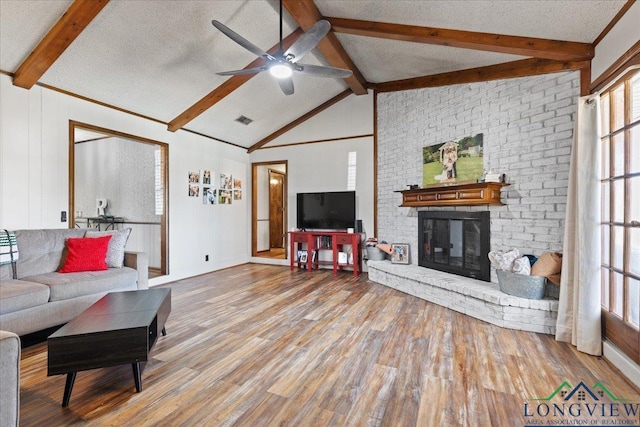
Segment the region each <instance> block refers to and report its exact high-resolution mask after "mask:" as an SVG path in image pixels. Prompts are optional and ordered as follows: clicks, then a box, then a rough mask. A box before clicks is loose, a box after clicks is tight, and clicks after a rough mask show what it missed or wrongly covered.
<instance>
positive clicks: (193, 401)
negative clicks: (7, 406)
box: [21, 264, 640, 427]
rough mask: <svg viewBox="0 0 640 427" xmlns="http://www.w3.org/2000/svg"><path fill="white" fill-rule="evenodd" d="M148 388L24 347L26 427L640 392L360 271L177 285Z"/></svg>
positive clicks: (249, 270) (401, 415) (479, 415)
mask: <svg viewBox="0 0 640 427" xmlns="http://www.w3.org/2000/svg"><path fill="white" fill-rule="evenodd" d="M170 286H171V288H172V296H173V300H172V302H173V309H172V313H171V316H170V317H169V320H168V321H167V324H166V327H167V332H168V335H167V336H165V337H159V339H158V341H157V343H156V345H155V347H154V349H153V351H152V353H151V355H152V359H151V360H150V361H149V362H147V363H146V364H145V366H144V369H143V373H142V381H143V391H142V392H141V393H136V392H135V388H134V383H133V376H132V371H131V366H122V367H115V368H108V369H98V370H93V371H85V372H80V373H78V377H77V379H76V384H75V387H74V390H73V395H72V396H71V403H70V405H69V407H68V408H62V407H61V406H60V402H61V399H62V392H63V389H64V383H65V376H63V375H60V376H53V377H47V352H46V343H42V344H37V345H34V346H31V347H29V348H26V349H24V350H23V356H22V365H21V369H22V372H21V382H22V384H21V425H22V426H41V425H47V426H56V425H95V426H125V425H135V426H160V425H162V426H180V425H185V426H188V425H194V426H195V425H197V426H281V425H282V426H394V427H396V426H444V425H447V426H451V425H461V426H466V425H473V426H491V425H494V426H522V425H524V424H525V421H526V420H525V419H524V415H523V404H524V402H526V401H527V400H528V399H532V398H535V397H541V396H548V395H549V394H550V393H551V392H552V391H553V390H554V389H555V388H556V387H557V386H558V385H560V384H561V383H562V382H563V381H569V383H571V384H577V383H579V382H580V381H584V382H585V384H587V385H588V386H592V385H593V384H595V383H596V382H597V381H601V382H602V383H604V384H605V385H606V386H607V388H608V389H609V390H611V391H613V392H614V393H615V394H616V395H617V396H624V397H626V398H629V399H632V400H633V401H635V402H639V401H640V395H639V394H638V392H637V391H635V390H634V389H633V388H632V387H631V386H630V385H629V384H628V383H626V382H625V381H624V379H623V378H622V377H621V376H619V375H618V374H617V373H616V371H615V370H613V369H612V368H611V367H610V366H609V365H608V364H607V363H606V362H605V361H604V360H601V359H599V358H596V357H590V356H586V355H584V354H582V353H579V352H577V351H575V350H574V348H573V347H572V346H570V345H567V344H563V343H558V342H555V341H554V339H553V337H551V336H547V335H541V334H535V333H529V332H518V331H512V330H508V329H502V328H499V327H496V326H493V325H490V324H487V323H484V322H482V321H479V320H475V319H473V318H470V317H467V316H465V315H462V314H459V313H456V312H453V311H451V310H448V309H446V308H443V307H440V306H438V305H434V304H431V303H428V302H426V301H423V300H420V299H417V298H414V297H411V296H409V295H406V294H403V293H401V292H398V291H396V290H393V289H390V288H386V287H384V286H381V285H378V284H376V283H373V282H370V281H368V280H367V276H366V274H362V275H360V277H359V278H354V277H353V276H352V275H351V274H350V273H339V274H338V275H336V276H334V275H333V274H331V272H330V271H327V272H325V271H319V272H317V271H314V272H313V274H308V273H305V272H303V271H301V270H296V271H294V272H290V271H289V269H288V268H285V267H278V266H268V265H257V264H248V265H243V266H238V267H234V268H230V269H226V270H223V271H219V272H215V273H211V274H207V275H204V276H200V277H196V278H192V279H188V280H183V281H180V282H175V283H172V284H171V285H170Z"/></svg>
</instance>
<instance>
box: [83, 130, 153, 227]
mask: <svg viewBox="0 0 640 427" xmlns="http://www.w3.org/2000/svg"><path fill="white" fill-rule="evenodd" d="M158 147H159V146H157V145H155V146H154V145H152V144H144V143H140V142H137V141H133V140H130V139H125V138H118V137H112V138H105V139H98V140H94V141H87V142H82V143H78V144H75V180H74V183H75V199H74V210H75V211H76V212H77V211H82V212H83V215H80V216H85V217H90V216H95V215H96V214H97V209H96V198H102V199H107V203H108V204H107V208H106V210H105V212H106V213H107V214H108V215H114V216H119V217H123V218H125V219H126V220H128V221H135V222H160V218H159V216H157V215H156V213H155V193H154V190H155V151H156V149H158ZM74 214H75V212H74Z"/></svg>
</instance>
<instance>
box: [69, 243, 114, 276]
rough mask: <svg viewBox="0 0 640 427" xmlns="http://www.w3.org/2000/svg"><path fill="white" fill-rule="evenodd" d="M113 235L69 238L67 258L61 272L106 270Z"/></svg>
mask: <svg viewBox="0 0 640 427" xmlns="http://www.w3.org/2000/svg"><path fill="white" fill-rule="evenodd" d="M109 240H111V236H104V237H94V238H73V237H70V238H68V239H67V259H66V260H65V262H64V265H63V266H62V268H61V269H60V270H59V271H60V273H73V272H76V271H99V270H106V269H107V263H106V261H105V259H106V257H107V249H108V248H109Z"/></svg>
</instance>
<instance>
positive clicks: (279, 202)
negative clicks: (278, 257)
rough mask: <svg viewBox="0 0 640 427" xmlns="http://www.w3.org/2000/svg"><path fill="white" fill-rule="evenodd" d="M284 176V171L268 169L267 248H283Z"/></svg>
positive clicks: (284, 230)
mask: <svg viewBox="0 0 640 427" xmlns="http://www.w3.org/2000/svg"><path fill="white" fill-rule="evenodd" d="M284 177H285V174H284V173H282V172H280V171H277V170H274V169H269V250H274V249H284V248H285V246H284V241H285V232H286V228H285V227H284V195H285V192H284Z"/></svg>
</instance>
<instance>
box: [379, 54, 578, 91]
mask: <svg viewBox="0 0 640 427" xmlns="http://www.w3.org/2000/svg"><path fill="white" fill-rule="evenodd" d="M589 63H590V61H588V60H584V61H564V62H563V61H553V60H550V59H538V58H529V59H522V60H519V61H512V62H506V63H503V64H497V65H489V66H486V67H478V68H469V69H466V70H460V71H453V72H449V73H442V74H433V75H430V76H422V77H415V78H412V79H404V80H395V81H390V82H385V83H378V84H374V85H372V87H373V88H374V89H375V90H376V91H378V92H395V91H401V90H410V89H421V88H427V87H438V86H449V85H455V84H462V83H477V82H485V81H490V80H500V79H510V78H514V77H526V76H535V75H540V74H548V73H557V72H561V71H569V70H582V69H584V68H586V67H588V66H589Z"/></svg>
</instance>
